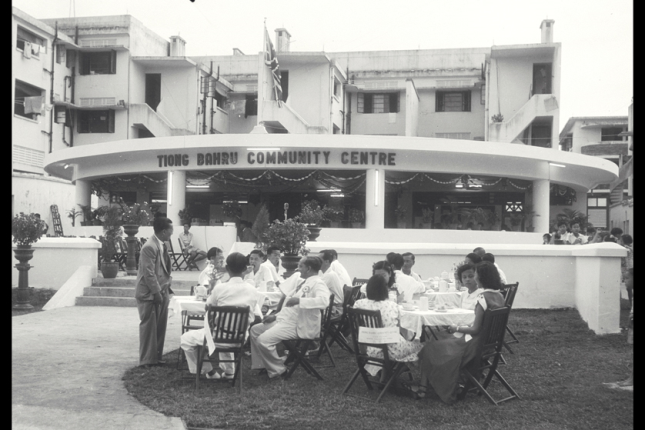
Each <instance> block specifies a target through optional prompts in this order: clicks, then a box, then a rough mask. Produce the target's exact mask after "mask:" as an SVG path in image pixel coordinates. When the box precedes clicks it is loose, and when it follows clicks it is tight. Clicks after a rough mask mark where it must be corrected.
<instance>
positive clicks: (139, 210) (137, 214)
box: [120, 199, 154, 275]
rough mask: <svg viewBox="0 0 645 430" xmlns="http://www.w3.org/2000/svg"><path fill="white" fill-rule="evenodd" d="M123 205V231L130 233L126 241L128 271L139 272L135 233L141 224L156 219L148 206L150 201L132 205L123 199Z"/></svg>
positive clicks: (147, 223) (129, 272) (131, 272)
mask: <svg viewBox="0 0 645 430" xmlns="http://www.w3.org/2000/svg"><path fill="white" fill-rule="evenodd" d="M120 205H121V223H122V224H123V231H124V232H125V234H127V235H128V237H126V239H125V240H126V242H127V243H128V258H127V260H126V272H127V273H128V275H136V274H137V259H136V251H135V245H136V243H137V238H136V237H135V235H136V234H137V233H138V232H139V226H142V225H150V223H151V222H152V221H153V220H154V215H153V214H152V209H150V206H148V202H143V204H139V203H135V204H133V205H132V206H128V205H127V204H125V202H124V201H123V199H121V202H120Z"/></svg>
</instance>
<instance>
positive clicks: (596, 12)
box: [13, 0, 633, 128]
mask: <svg viewBox="0 0 645 430" xmlns="http://www.w3.org/2000/svg"><path fill="white" fill-rule="evenodd" d="M74 3H75V5H74ZM13 5H14V6H15V7H17V8H19V9H21V10H22V11H24V12H26V13H27V14H29V15H31V16H33V17H35V18H41V19H42V18H59V17H60V18H64V17H69V16H73V12H71V11H72V8H71V5H74V9H75V16H77V17H82V16H102V15H124V14H129V15H132V16H134V17H135V18H136V19H138V20H139V21H141V22H142V23H143V24H144V25H145V26H146V27H148V28H150V29H151V30H152V31H154V32H155V33H157V34H158V35H160V36H161V37H164V38H166V39H169V37H170V36H173V35H177V34H179V35H180V36H181V37H182V38H183V39H185V40H186V41H187V45H186V55H188V56H197V55H230V54H232V52H233V48H239V49H241V50H242V51H243V52H244V53H246V54H255V53H257V52H259V51H260V50H261V49H262V31H263V22H264V19H265V18H266V25H267V28H268V30H269V34H270V35H271V37H272V38H273V39H274V36H275V34H274V31H273V30H274V29H276V28H278V27H284V28H286V29H287V30H288V31H289V33H291V50H292V51H322V50H325V51H328V52H334V51H376V50H402V49H441V48H478V47H490V46H492V45H515V44H528V43H540V29H539V26H540V23H541V22H542V20H543V19H545V18H549V19H554V20H555V24H554V42H560V43H561V44H562V69H561V73H562V88H561V94H560V98H561V100H559V104H560V127H561V128H562V127H563V126H564V124H565V123H566V121H567V120H568V119H569V117H572V116H594V115H607V116H609V115H612V116H613V115H624V116H626V115H627V108H628V106H629V104H630V103H631V100H632V96H633V2H632V0H586V1H584V2H583V1H579V0H542V1H541V2H528V1H525V0H453V1H445V0H444V1H438V0H416V1H413V0H396V1H384V0H326V1H324V2H322V1H316V2H312V1H304V0H241V1H236V2H234V1H218V0H195V1H194V2H191V1H190V0H13ZM274 42H275V39H274Z"/></svg>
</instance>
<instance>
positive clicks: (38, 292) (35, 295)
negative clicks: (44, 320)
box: [11, 287, 57, 317]
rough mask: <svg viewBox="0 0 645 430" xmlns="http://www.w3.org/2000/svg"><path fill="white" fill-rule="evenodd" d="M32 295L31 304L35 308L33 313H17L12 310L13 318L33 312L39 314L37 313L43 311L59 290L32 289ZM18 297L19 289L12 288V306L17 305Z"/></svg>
mask: <svg viewBox="0 0 645 430" xmlns="http://www.w3.org/2000/svg"><path fill="white" fill-rule="evenodd" d="M30 290H31V293H30V296H31V300H30V301H29V303H31V305H32V306H33V307H34V310H33V311H17V310H14V309H12V310H11V316H12V317H15V316H20V315H25V314H30V313H31V312H37V311H42V310H43V306H45V304H46V303H47V302H48V301H49V299H51V298H52V296H53V295H54V294H56V291H57V290H54V289H51V288H33V287H32V288H30ZM17 297H18V288H12V289H11V306H13V305H15V304H16V299H17Z"/></svg>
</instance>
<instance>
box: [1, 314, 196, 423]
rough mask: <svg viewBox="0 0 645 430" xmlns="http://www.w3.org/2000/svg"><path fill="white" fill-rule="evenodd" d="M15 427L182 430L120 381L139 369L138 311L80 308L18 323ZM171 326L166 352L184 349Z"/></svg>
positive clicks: (177, 328)
mask: <svg viewBox="0 0 645 430" xmlns="http://www.w3.org/2000/svg"><path fill="white" fill-rule="evenodd" d="M11 323H12V331H11V332H12V336H11V337H12V348H11V349H12V352H11V383H12V393H11V394H12V396H11V397H12V399H11V401H12V428H13V429H30V430H32V429H45V430H49V429H52V430H53V429H65V430H76V429H83V430H87V429H101V430H102V429H105V430H112V429H119V430H124V429H132V430H147V429H151V430H152V429H155V430H166V429H173V430H180V429H185V428H186V427H185V425H184V424H183V422H182V421H181V419H180V418H178V417H166V416H165V415H162V414H160V413H158V412H154V411H152V410H150V409H148V408H147V407H145V406H143V405H141V404H140V403H139V402H138V401H137V400H136V399H134V398H133V397H130V395H129V394H128V392H127V391H126V389H125V387H124V386H123V381H122V380H121V377H122V376H123V374H124V372H125V371H126V370H128V369H130V368H132V367H134V366H136V365H138V360H139V358H138V356H139V326H138V325H139V316H138V313H137V308H119V307H102V306H101V307H99V306H96V307H95V306H88V307H84V306H74V307H67V308H61V309H54V310H51V311H43V312H36V313H33V314H28V315H21V316H16V317H12V318H11ZM180 332H181V321H180V319H179V318H178V317H177V316H174V317H172V318H170V319H169V320H168V329H167V333H166V343H165V348H164V354H165V353H167V352H169V351H171V350H173V349H176V348H177V347H178V346H179V336H180Z"/></svg>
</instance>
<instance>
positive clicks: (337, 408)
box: [123, 309, 634, 430]
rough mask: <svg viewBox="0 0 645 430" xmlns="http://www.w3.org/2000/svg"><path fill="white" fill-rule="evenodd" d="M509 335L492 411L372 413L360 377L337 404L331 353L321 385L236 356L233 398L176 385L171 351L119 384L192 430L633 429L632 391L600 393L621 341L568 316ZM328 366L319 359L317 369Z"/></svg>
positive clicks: (476, 400)
mask: <svg viewBox="0 0 645 430" xmlns="http://www.w3.org/2000/svg"><path fill="white" fill-rule="evenodd" d="M628 312H629V311H626V310H623V311H621V324H620V325H621V326H625V325H627V315H628ZM509 326H510V327H511V328H512V329H513V331H514V333H515V334H516V336H517V337H518V338H519V340H520V343H519V344H514V345H511V347H512V349H513V350H514V352H515V354H504V357H505V358H506V360H507V362H508V365H505V366H504V365H500V367H499V370H500V372H501V373H502V375H503V376H504V377H505V378H506V380H507V381H508V382H509V383H510V384H511V386H512V387H513V388H514V389H515V390H516V391H517V392H518V394H519V395H520V396H521V399H519V400H518V399H514V400H511V401H508V402H505V403H503V404H501V405H500V406H494V405H491V404H490V403H488V401H487V400H486V399H485V398H484V397H479V396H477V395H472V394H469V395H468V396H467V397H466V399H465V401H463V402H458V403H456V404H455V405H452V406H449V405H446V404H444V403H442V402H441V401H440V400H439V398H438V397H436V396H434V395H433V394H432V393H430V394H429V398H427V399H424V400H418V401H415V400H414V399H413V398H412V397H409V396H406V395H405V394H404V393H396V394H393V393H387V394H386V395H385V396H384V397H383V399H382V400H381V403H379V404H376V403H374V401H373V400H374V399H376V392H371V393H369V392H368V391H367V388H366V387H365V384H364V383H363V382H362V380H361V379H360V378H359V379H358V380H357V381H356V383H355V384H354V385H353V387H352V389H351V390H350V394H352V396H342V395H341V391H342V390H343V388H344V386H345V384H346V383H347V381H348V380H349V378H350V376H351V374H352V373H353V372H354V370H355V369H356V362H355V361H354V357H353V356H351V355H350V354H348V353H346V352H344V351H342V350H340V349H339V348H337V346H336V345H334V347H333V348H332V352H333V353H334V355H335V358H336V359H337V364H338V367H336V368H332V367H328V368H322V369H320V370H319V371H320V373H321V375H322V376H323V378H324V381H318V380H316V379H315V378H313V377H311V376H309V375H308V374H307V373H306V372H305V371H304V369H302V368H299V369H297V370H296V372H295V373H294V375H293V376H292V378H291V379H290V380H288V381H283V380H281V379H279V380H276V381H273V380H271V381H269V380H268V378H267V376H266V375H261V376H260V375H257V371H251V370H250V357H244V359H243V366H244V368H243V372H244V381H243V387H244V392H243V394H242V395H241V396H240V395H239V394H237V389H234V388H231V387H230V384H224V383H221V382H216V381H209V380H204V381H203V383H200V389H199V391H197V392H196V391H195V387H194V379H191V380H185V379H182V375H183V376H184V377H187V376H188V371H187V370H184V371H178V370H176V357H177V351H173V352H171V353H169V354H167V355H166V356H165V359H166V360H167V361H168V364H167V365H166V366H163V367H153V368H149V369H143V368H133V369H130V370H129V371H127V372H126V374H125V375H124V376H123V380H124V383H125V386H126V388H127V390H128V391H129V392H130V394H132V395H133V396H134V397H135V398H137V399H138V400H139V401H140V402H141V403H142V404H144V405H146V406H148V407H150V408H151V409H154V410H155V411H158V412H161V413H163V414H166V415H169V416H178V417H182V418H183V419H184V420H185V421H186V423H187V424H188V426H189V427H191V428H210V429H212V428H224V427H227V428H235V429H255V428H260V429H262V428H280V429H305V428H307V429H309V428H320V429H322V428H325V429H327V428H338V429H345V428H357V429H358V428H369V429H375V430H376V429H387V430H390V429H393V428H396V429H398V428H402V429H403V428H406V429H426V428H439V429H464V428H466V429H481V428H493V429H526V428H530V429H591V428H594V429H607V428H612V429H632V428H633V425H634V421H633V414H634V406H633V400H634V399H633V392H628V391H622V390H611V389H608V388H606V387H605V386H603V385H602V382H615V381H619V380H623V379H625V378H626V377H627V376H628V375H629V372H630V369H631V356H632V355H631V352H632V347H631V345H627V343H626V336H625V334H615V335H605V336H596V335H594V333H593V332H592V331H591V330H589V329H588V328H587V325H586V324H585V323H584V322H583V321H582V320H581V318H580V315H579V314H578V311H576V310H575V309H561V310H514V311H513V313H512V314H511V318H510V321H509ZM166 341H167V342H176V343H177V344H179V339H167V340H166ZM328 362H329V359H328V358H327V357H325V356H324V355H323V358H322V359H321V364H320V365H318V366H322V365H325V364H328ZM493 384H494V385H493ZM493 384H491V386H492V387H494V388H493V392H494V393H497V396H495V395H494V397H496V398H501V397H502V396H503V397H505V396H506V392H505V391H502V390H501V389H498V388H502V387H501V385H500V384H499V383H493ZM356 396H363V397H364V398H360V397H356Z"/></svg>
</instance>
